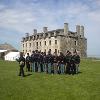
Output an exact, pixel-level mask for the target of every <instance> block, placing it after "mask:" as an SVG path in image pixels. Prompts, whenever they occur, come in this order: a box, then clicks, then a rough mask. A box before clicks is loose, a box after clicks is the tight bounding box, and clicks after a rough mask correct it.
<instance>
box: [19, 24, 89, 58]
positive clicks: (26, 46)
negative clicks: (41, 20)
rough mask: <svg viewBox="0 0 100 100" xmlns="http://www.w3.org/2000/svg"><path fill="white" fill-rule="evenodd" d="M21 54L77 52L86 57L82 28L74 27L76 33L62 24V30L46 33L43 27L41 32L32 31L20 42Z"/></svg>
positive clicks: (85, 43)
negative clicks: (37, 51)
mask: <svg viewBox="0 0 100 100" xmlns="http://www.w3.org/2000/svg"><path fill="white" fill-rule="evenodd" d="M21 46H22V52H24V53H27V52H30V53H32V51H33V50H39V51H41V52H46V53H47V52H48V51H49V50H50V51H51V53H52V54H53V53H54V52H57V53H58V54H59V52H63V53H64V54H65V53H66V51H67V50H69V51H71V52H73V51H78V52H79V54H80V56H81V57H86V56H87V39H86V38H85V37H84V26H80V25H76V32H72V31H69V28H68V23H64V29H56V30H52V31H48V29H47V27H43V32H41V33H37V30H36V29H34V32H33V34H32V35H29V33H26V36H25V37H23V38H22V41H21Z"/></svg>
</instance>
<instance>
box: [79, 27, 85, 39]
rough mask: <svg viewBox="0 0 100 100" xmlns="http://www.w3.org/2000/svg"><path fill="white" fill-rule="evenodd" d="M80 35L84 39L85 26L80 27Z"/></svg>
mask: <svg viewBox="0 0 100 100" xmlns="http://www.w3.org/2000/svg"><path fill="white" fill-rule="evenodd" d="M80 35H81V37H84V26H80Z"/></svg>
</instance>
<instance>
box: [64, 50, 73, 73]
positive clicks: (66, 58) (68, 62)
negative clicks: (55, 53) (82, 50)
mask: <svg viewBox="0 0 100 100" xmlns="http://www.w3.org/2000/svg"><path fill="white" fill-rule="evenodd" d="M71 57H72V54H71V52H70V51H67V54H66V56H65V62H66V71H65V73H66V74H70V73H71V63H70V61H71Z"/></svg>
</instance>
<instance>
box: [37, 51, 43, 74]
mask: <svg viewBox="0 0 100 100" xmlns="http://www.w3.org/2000/svg"><path fill="white" fill-rule="evenodd" d="M42 62H43V55H42V53H41V52H38V72H43V63H42Z"/></svg>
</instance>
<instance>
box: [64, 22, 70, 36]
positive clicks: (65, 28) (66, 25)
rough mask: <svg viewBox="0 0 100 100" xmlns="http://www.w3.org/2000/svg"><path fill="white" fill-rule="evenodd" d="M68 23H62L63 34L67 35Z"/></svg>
mask: <svg viewBox="0 0 100 100" xmlns="http://www.w3.org/2000/svg"><path fill="white" fill-rule="evenodd" d="M68 31H69V29H68V23H64V35H67V34H68Z"/></svg>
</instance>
